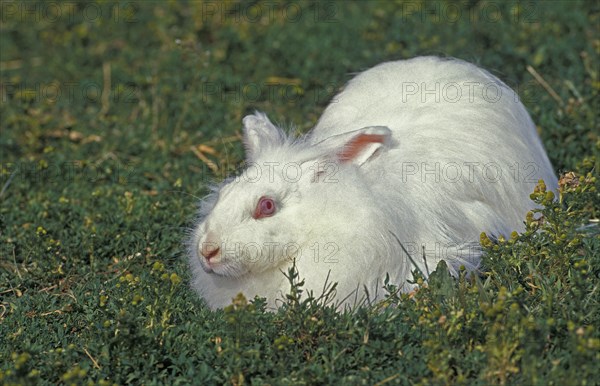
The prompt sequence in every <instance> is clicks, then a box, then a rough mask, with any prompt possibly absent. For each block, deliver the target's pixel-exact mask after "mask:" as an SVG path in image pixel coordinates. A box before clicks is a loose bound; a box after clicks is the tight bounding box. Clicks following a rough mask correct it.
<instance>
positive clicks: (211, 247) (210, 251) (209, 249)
mask: <svg viewBox="0 0 600 386" xmlns="http://www.w3.org/2000/svg"><path fill="white" fill-rule="evenodd" d="M220 250H221V249H220V248H219V246H218V245H217V244H215V243H209V242H206V243H202V248H201V249H200V253H201V254H202V256H204V258H205V259H206V260H210V259H212V258H213V257H215V256H217V255H218V254H219V252H220Z"/></svg>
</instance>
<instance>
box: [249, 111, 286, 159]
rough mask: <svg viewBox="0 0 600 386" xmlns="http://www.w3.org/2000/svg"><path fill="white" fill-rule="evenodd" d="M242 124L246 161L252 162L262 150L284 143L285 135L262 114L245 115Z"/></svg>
mask: <svg viewBox="0 0 600 386" xmlns="http://www.w3.org/2000/svg"><path fill="white" fill-rule="evenodd" d="M242 123H243V124H244V145H245V147H246V158H247V160H248V161H254V160H255V159H256V157H257V155H258V154H259V153H260V152H261V151H262V150H263V149H265V148H273V147H277V146H280V145H282V144H283V142H284V141H285V134H284V133H283V132H282V131H281V129H279V128H278V127H276V126H275V125H274V124H272V123H271V121H270V120H269V118H267V115H266V114H264V113H261V112H258V111H257V112H255V113H254V114H253V115H247V116H246V117H244V119H243V120H242Z"/></svg>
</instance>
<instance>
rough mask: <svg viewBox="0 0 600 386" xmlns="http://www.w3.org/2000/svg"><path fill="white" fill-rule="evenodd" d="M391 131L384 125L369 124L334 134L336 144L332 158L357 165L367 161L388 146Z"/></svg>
mask: <svg viewBox="0 0 600 386" xmlns="http://www.w3.org/2000/svg"><path fill="white" fill-rule="evenodd" d="M391 137H392V131H391V130H390V129H389V128H388V127H385V126H369V127H363V128H362V129H359V130H356V131H352V132H349V133H344V134H341V135H339V136H336V138H335V141H336V142H338V141H340V142H338V146H337V147H336V148H335V149H334V150H335V156H334V158H335V159H336V160H337V161H338V162H342V163H343V162H351V163H353V164H356V165H358V166H360V165H362V164H364V163H365V162H367V161H368V160H369V159H370V158H371V157H373V155H375V154H376V153H377V152H378V151H381V150H382V149H384V148H386V147H388V146H389V143H390V141H391Z"/></svg>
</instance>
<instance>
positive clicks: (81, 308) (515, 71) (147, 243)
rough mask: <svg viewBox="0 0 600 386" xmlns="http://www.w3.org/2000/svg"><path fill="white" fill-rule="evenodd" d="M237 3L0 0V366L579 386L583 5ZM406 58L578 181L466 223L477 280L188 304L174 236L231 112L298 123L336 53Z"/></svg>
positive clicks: (311, 118) (587, 127)
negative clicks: (516, 225) (476, 242)
mask: <svg viewBox="0 0 600 386" xmlns="http://www.w3.org/2000/svg"><path fill="white" fill-rule="evenodd" d="M49 4H52V5H49ZM90 4H91V5H90ZM244 4H245V3H244ZM244 4H240V3H237V2H229V3H227V4H225V5H223V4H221V3H220V2H199V1H196V2H189V3H178V2H139V3H138V2H128V3H123V4H114V3H111V2H101V3H88V5H85V3H72V2H65V3H44V2H42V3H34V2H14V3H13V2H4V1H3V2H2V3H1V5H0V6H1V11H2V14H1V15H0V62H1V69H0V82H1V88H0V94H1V95H0V97H1V98H2V99H1V101H0V124H1V126H0V128H1V136H0V153H1V159H0V162H1V165H0V166H1V169H0V189H1V191H2V193H0V383H2V384H38V383H40V384H57V383H63V384H87V383H89V384H123V383H128V382H131V383H136V384H142V383H143V384H189V383H190V382H194V383H197V384H235V385H240V384H256V385H258V384H278V385H279V384H344V385H349V384H367V385H372V384H379V385H382V384H386V385H392V384H420V385H429V384H467V383H468V384H481V385H487V384H527V385H530V384H531V385H549V384H555V385H563V384H588V385H592V384H594V383H595V382H597V380H598V379H600V370H599V367H598V363H599V361H600V304H599V299H600V292H599V291H600V288H599V286H600V238H599V236H598V231H597V230H596V229H597V228H596V229H594V228H591V230H590V229H589V228H586V229H587V230H586V229H582V228H581V225H582V224H585V223H586V222H587V220H588V219H590V218H598V217H599V216H600V195H599V194H598V192H599V190H600V182H599V180H600V179H598V178H596V179H594V177H595V176H596V175H597V174H598V173H597V171H598V168H599V161H600V157H599V153H600V142H599V137H598V133H599V132H600V127H599V126H600V125H599V120H598V111H600V106H599V99H598V91H599V89H600V79H598V68H599V64H600V61H599V60H598V56H599V53H600V37H599V35H598V23H599V17H600V8H598V5H597V4H596V3H594V2H586V1H548V2H540V3H537V2H520V3H517V2H511V1H509V2H492V1H468V2H467V1H463V2H459V3H454V2H445V1H438V2H427V3H424V2H420V1H412V2H392V1H389V2H379V1H372V2H351V3H344V4H342V3H337V2H321V3H315V2H310V1H293V2H287V1H281V2H277V1H276V2H270V3H269V2H258V3H251V4H253V5H252V7H250V8H248V6H247V5H244ZM457 4H458V5H457ZM100 13H101V14H100ZM421 54H440V55H448V56H455V57H459V58H462V59H465V60H468V61H472V62H476V63H478V64H480V65H481V66H483V67H485V68H487V69H490V70H491V71H492V72H493V73H495V74H496V75H498V76H499V77H500V78H502V79H503V80H505V81H506V82H507V83H508V84H509V85H511V86H512V87H514V88H516V89H517V90H518V91H519V95H520V96H521V98H522V100H523V102H524V103H525V105H526V107H527V108H528V109H529V111H530V113H531V115H532V117H533V119H534V121H535V122H536V124H537V125H538V126H539V130H540V134H541V136H542V139H543V141H544V144H545V146H546V149H547V151H548V154H549V156H550V158H551V160H552V162H553V165H554V166H555V169H556V170H557V172H566V171H574V172H576V173H577V175H578V176H581V177H580V178H579V177H578V178H577V180H576V181H581V182H580V183H579V185H578V186H575V185H576V183H575V182H572V183H570V184H567V185H565V187H564V189H563V190H562V194H561V196H560V202H558V201H554V202H552V201H551V200H549V197H547V196H546V193H545V192H543V191H539V192H537V193H535V194H534V195H533V198H534V199H535V200H537V201H538V202H539V203H541V204H544V205H545V209H544V210H543V215H544V218H545V221H543V222H539V221H536V218H539V216H540V214H539V213H536V214H534V215H533V217H531V216H530V217H528V218H527V220H526V219H524V221H527V223H528V229H527V231H526V232H525V233H523V234H522V235H512V236H510V235H506V237H507V240H499V241H498V242H497V243H492V242H491V241H490V240H489V239H488V238H487V237H486V236H485V235H482V238H481V242H482V245H483V246H484V247H485V248H486V255H485V259H484V273H483V274H482V276H481V277H476V278H475V277H474V278H466V277H464V275H463V276H461V278H460V279H458V280H455V279H452V278H451V277H450V276H449V275H448V274H447V271H446V270H445V269H444V268H443V267H440V268H439V269H438V270H437V271H436V273H435V274H434V275H433V276H432V277H431V278H430V279H429V281H428V285H427V286H424V287H422V288H421V289H420V290H419V291H417V292H416V294H414V296H413V297H412V298H409V297H408V295H400V294H396V293H395V291H394V286H393V284H394V283H389V284H388V290H389V291H390V296H389V297H388V299H387V300H386V301H385V302H384V303H382V304H380V305H378V306H376V307H373V308H371V309H368V308H365V309H360V310H358V311H356V312H355V313H353V314H350V313H336V312H334V311H333V310H332V309H330V308H327V307H323V306H321V305H320V304H319V302H318V301H316V300H314V299H312V300H311V299H306V296H304V297H302V298H300V299H298V298H297V297H296V296H291V297H290V299H289V300H288V303H287V304H286V305H285V306H284V307H283V308H282V309H281V310H280V311H279V312H277V313H266V312H264V305H263V303H262V302H261V301H256V302H254V303H253V304H249V303H247V302H246V301H245V300H244V299H242V298H239V299H237V300H236V303H235V305H234V306H231V307H230V308H228V309H226V310H224V311H217V312H211V311H209V310H208V309H207V308H205V307H204V305H203V303H202V301H201V300H200V299H199V298H198V297H197V296H196V295H195V294H194V293H192V292H191V291H190V290H189V288H188V286H187V285H186V283H187V280H188V278H189V272H188V271H187V267H186V261H185V256H184V250H183V247H182V242H183V238H184V233H185V229H186V227H189V226H190V225H191V224H192V221H193V217H194V211H195V205H196V203H197V197H202V196H203V195H204V194H206V192H207V188H206V187H207V185H208V183H210V182H213V181H218V180H220V179H221V178H223V177H224V176H225V175H227V174H228V173H230V172H231V171H233V170H235V169H236V168H238V166H239V164H240V161H241V160H242V157H243V152H242V146H241V143H240V141H239V136H238V134H239V131H240V126H241V118H242V117H243V116H244V115H245V114H247V113H248V112H251V111H253V110H254V109H259V110H263V111H266V112H268V113H269V115H270V116H271V117H272V118H273V119H274V121H277V122H279V123H281V124H283V125H284V126H286V127H290V126H292V125H293V126H294V128H295V130H297V131H299V132H303V131H306V130H308V129H309V128H310V127H311V126H312V125H313V124H314V122H315V121H316V120H317V118H318V117H319V115H320V113H321V112H322V110H323V108H324V107H325V106H326V105H327V103H328V100H329V98H330V97H331V96H332V95H333V93H334V92H335V91H336V90H337V89H338V88H339V87H340V86H341V85H343V84H344V82H345V81H347V80H348V79H349V78H350V76H351V73H354V72H358V71H361V70H363V69H366V68H368V67H370V66H372V65H374V64H377V63H379V62H381V61H384V60H392V59H399V58H406V57H411V56H415V55H421ZM528 66H531V68H530V69H529V70H528ZM532 69H533V70H532ZM533 73H535V74H538V75H539V76H540V77H542V78H543V79H544V81H545V82H546V83H547V86H543V85H542V83H540V81H539V80H536V79H535V78H534V76H533V75H532V74H533ZM550 88H551V89H552V90H554V93H555V94H554V95H553V94H552V92H551V91H550ZM201 144H202V145H205V146H208V147H210V148H212V149H214V150H215V152H214V154H211V153H210V152H206V147H205V148H203V149H200V150H203V151H204V153H203V154H205V156H206V157H208V159H210V160H211V161H212V162H213V163H214V164H215V165H216V166H209V164H207V163H206V162H204V161H201V160H200V159H199V158H198V157H197V155H196V153H195V152H194V151H193V150H192V147H196V149H197V146H198V145H201ZM209 150H210V149H209ZM289 274H290V281H291V286H293V287H294V289H295V292H293V293H296V294H297V293H298V291H301V285H300V283H298V282H297V280H296V279H295V278H294V274H295V273H294V272H290V273H289ZM415 280H417V281H418V282H420V283H422V282H423V279H422V278H419V277H418V275H417V277H416V278H415Z"/></svg>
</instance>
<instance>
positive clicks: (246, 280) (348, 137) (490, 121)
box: [189, 57, 557, 308]
mask: <svg viewBox="0 0 600 386" xmlns="http://www.w3.org/2000/svg"><path fill="white" fill-rule="evenodd" d="M243 123H244V139H245V145H246V150H247V157H248V158H247V161H248V163H249V168H248V169H247V170H246V171H245V172H244V173H243V174H242V175H241V176H238V177H237V178H232V179H229V180H227V181H226V182H224V183H223V184H222V185H221V186H220V187H218V188H216V189H215V191H214V193H213V194H211V195H209V196H208V197H207V198H206V199H205V200H203V202H202V203H201V208H200V215H199V216H200V219H199V224H198V225H197V227H196V228H195V230H194V234H193V237H192V239H191V241H190V252H189V261H190V265H191V269H192V272H193V280H192V286H193V287H194V288H195V289H196V290H197V291H198V293H199V294H200V296H201V297H202V298H203V299H204V300H205V301H206V302H207V304H208V305H209V306H210V307H211V308H219V307H223V306H225V305H227V304H229V303H230V302H231V299H232V298H233V297H235V295H236V294H238V293H239V292H242V293H244V294H245V295H246V297H248V298H252V297H254V296H255V295H259V296H262V297H266V298H267V300H268V304H269V305H270V306H272V307H276V306H277V305H278V304H279V300H278V299H283V298H284V297H285V294H286V293H287V292H288V291H289V284H288V281H287V279H286V278H285V277H284V275H283V273H282V272H287V270H288V268H289V267H290V266H291V264H292V259H293V258H294V257H295V258H296V265H297V268H298V271H299V273H300V276H301V278H304V279H305V280H306V283H305V289H307V290H310V291H313V292H314V293H315V294H316V295H318V294H320V293H321V292H322V290H323V287H324V284H325V281H326V278H327V277H328V275H329V281H330V282H337V283H338V286H337V295H336V299H337V301H339V302H340V304H339V305H340V306H346V305H354V304H356V302H357V301H361V300H363V299H368V300H369V301H373V300H377V299H379V298H381V297H382V296H383V295H384V293H383V292H384V291H383V290H382V288H381V287H382V284H383V280H384V278H385V275H386V273H387V274H389V276H390V279H391V282H392V283H395V284H398V285H400V286H401V287H403V288H404V290H409V289H410V288H411V286H410V285H409V284H408V283H407V282H406V281H407V279H410V278H412V275H411V271H412V270H413V269H414V268H415V267H414V265H413V263H412V262H411V257H412V261H414V262H415V263H416V264H417V265H418V266H419V268H420V269H421V271H422V272H424V273H427V272H431V271H433V270H434V269H435V267H436V265H437V263H438V262H439V261H440V260H442V259H443V260H445V261H446V262H447V263H448V265H449V266H450V268H451V270H453V272H456V271H457V269H458V267H459V266H460V265H465V266H466V267H467V268H468V269H476V268H477V265H478V262H479V257H480V250H479V248H478V245H479V243H478V240H479V234H480V233H481V232H482V231H485V232H487V233H488V234H493V235H499V234H504V235H508V234H510V232H512V231H513V230H522V229H523V219H524V216H525V214H526V212H527V211H528V210H530V209H531V208H532V207H533V203H532V202H531V201H530V199H529V194H530V193H531V192H532V191H533V188H534V186H535V184H536V182H537V180H538V179H543V180H544V181H545V182H546V185H547V186H548V187H549V188H550V189H555V188H556V185H557V180H556V177H555V175H554V173H553V171H552V166H551V164H550V162H549V160H548V157H547V156H546V154H545V152H544V149H543V147H542V144H541V142H540V140H539V138H538V136H537V133H536V129H535V126H534V124H533V122H532V121H531V119H530V117H529V115H528V114H527V112H526V110H525V108H524V107H523V105H522V104H521V103H520V102H519V101H518V98H516V94H515V93H514V92H513V91H512V90H511V89H510V88H508V87H507V86H506V85H505V84H504V83H502V82H501V81H500V80H498V79H497V78H496V77H494V76H493V75H491V74H489V73H488V72H486V71H484V70H482V69H480V68H478V67H476V66H474V65H472V64H469V63H466V62H463V61H460V60H454V59H440V58H436V57H418V58H414V59H410V60H403V61H396V62H388V63H383V64H380V65H378V66H376V67H373V68H371V69H370V70H368V71H365V72H363V73H361V74H359V75H358V76H356V77H355V78H354V79H352V80H351V81H350V82H349V83H348V84H347V86H346V87H345V89H344V90H343V91H342V92H341V93H340V94H339V95H337V96H336V97H335V98H334V99H333V100H332V102H331V104H330V105H329V106H328V107H327V109H326V110H325V112H324V113H323V116H322V117H321V118H320V120H319V122H318V123H317V125H316V126H315V127H314V128H313V130H312V131H311V132H310V133H309V134H308V135H306V136H304V137H301V138H293V137H290V136H288V135H287V134H286V133H284V132H283V131H282V130H281V129H279V128H277V127H275V126H274V125H273V124H272V123H271V122H270V121H269V120H268V118H267V117H266V115H264V114H262V113H256V114H254V115H251V116H247V117H246V118H244V122H243ZM365 134H366V135H367V136H365V137H362V138H379V139H382V140H381V141H373V142H372V143H367V144H364V143H363V144H362V145H361V146H359V147H358V149H354V150H347V149H351V148H352V147H351V145H350V144H351V142H352V141H353V139H356V138H357V136H359V135H365ZM369 135H370V136H369ZM344 149H346V151H347V152H348V154H350V155H351V159H350V160H345V161H344V160H341V158H340V157H341V156H340V154H345V153H344ZM459 170H460V175H459ZM262 196H268V197H271V198H273V199H274V200H275V202H276V205H277V211H276V213H275V214H274V215H273V216H271V217H266V218H260V219H254V218H253V217H252V213H253V212H254V210H255V207H256V204H257V202H258V200H259V198H260V197H262ZM207 242H209V243H213V244H215V245H219V247H220V253H219V254H218V255H217V256H215V257H213V258H212V259H211V260H210V263H208V260H207V259H206V258H205V257H203V256H202V254H201V251H202V245H203V243H207ZM403 247H404V248H403ZM423 251H424V252H425V253H423ZM406 252H408V253H409V254H410V257H409V256H407V253H406ZM423 255H425V259H424V258H423ZM367 294H368V296H367Z"/></svg>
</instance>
